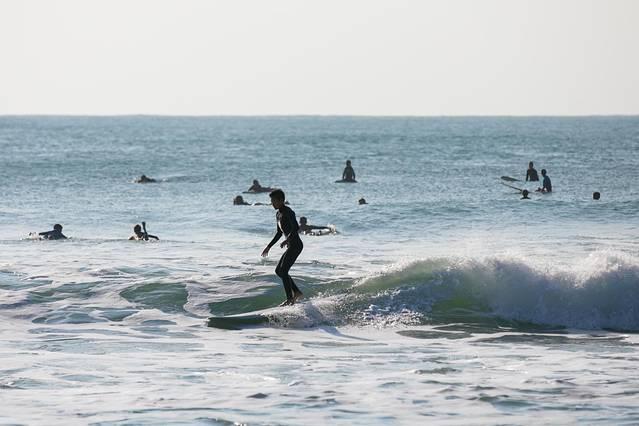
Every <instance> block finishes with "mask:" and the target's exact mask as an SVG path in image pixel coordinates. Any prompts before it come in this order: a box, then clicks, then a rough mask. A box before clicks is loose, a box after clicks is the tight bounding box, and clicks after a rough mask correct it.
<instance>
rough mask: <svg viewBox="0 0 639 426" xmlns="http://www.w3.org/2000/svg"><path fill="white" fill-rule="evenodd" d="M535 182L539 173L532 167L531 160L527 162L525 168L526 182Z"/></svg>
mask: <svg viewBox="0 0 639 426" xmlns="http://www.w3.org/2000/svg"><path fill="white" fill-rule="evenodd" d="M528 181H531V182H537V181H539V175H537V170H535V168H534V167H533V162H532V161H531V162H530V163H528V170H526V182H528Z"/></svg>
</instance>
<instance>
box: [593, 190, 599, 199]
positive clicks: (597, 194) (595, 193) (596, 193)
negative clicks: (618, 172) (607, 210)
mask: <svg viewBox="0 0 639 426" xmlns="http://www.w3.org/2000/svg"><path fill="white" fill-rule="evenodd" d="M599 198H601V194H600V193H599V192H597V191H595V192H593V193H592V199H593V200H598V199H599Z"/></svg>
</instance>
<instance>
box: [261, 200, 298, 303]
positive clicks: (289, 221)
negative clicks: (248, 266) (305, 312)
mask: <svg viewBox="0 0 639 426" xmlns="http://www.w3.org/2000/svg"><path fill="white" fill-rule="evenodd" d="M269 196H270V197H271V205H272V206H273V208H274V209H275V210H277V213H276V214H275V219H276V221H277V228H276V233H275V236H274V237H273V239H272V240H271V242H270V243H268V245H267V246H266V248H265V249H264V250H263V251H262V257H266V256H268V252H269V250H270V249H271V247H273V245H274V244H275V243H276V242H278V241H279V239H280V238H281V237H282V234H284V236H285V238H286V239H285V240H284V242H282V244H280V247H282V248H284V246H286V247H287V248H286V251H285V252H284V254H283V255H282V257H281V258H280V261H279V262H278V264H277V267H276V268H275V273H276V274H277V276H278V277H280V278H281V279H282V283H283V284H284V291H285V292H286V300H285V301H284V302H283V303H282V304H281V305H280V306H287V305H293V304H294V303H295V302H296V301H297V299H299V298H300V297H302V292H301V291H300V289H299V288H297V286H296V285H295V282H293V278H291V276H290V275H289V274H288V272H289V270H290V269H291V266H293V264H294V263H295V260H297V257H298V256H299V255H300V253H301V252H302V249H303V248H304V245H303V244H302V240H301V239H300V236H299V235H298V231H299V226H298V225H297V219H295V212H294V211H293V210H291V208H290V207H287V206H286V205H285V204H284V203H285V200H286V197H285V195H284V191H282V190H281V189H276V190H275V191H273V192H271V193H270V194H269Z"/></svg>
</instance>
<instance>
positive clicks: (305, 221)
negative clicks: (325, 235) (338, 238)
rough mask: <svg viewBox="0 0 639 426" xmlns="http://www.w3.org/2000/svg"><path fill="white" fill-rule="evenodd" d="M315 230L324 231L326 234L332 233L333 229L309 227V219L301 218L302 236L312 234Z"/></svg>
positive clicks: (300, 229) (300, 230)
mask: <svg viewBox="0 0 639 426" xmlns="http://www.w3.org/2000/svg"><path fill="white" fill-rule="evenodd" d="M313 230H323V231H326V232H332V229H331V228H329V227H328V226H316V225H309V224H308V219H306V218H305V217H304V216H301V217H300V226H299V231H298V232H300V233H302V234H306V233H308V232H311V231H313Z"/></svg>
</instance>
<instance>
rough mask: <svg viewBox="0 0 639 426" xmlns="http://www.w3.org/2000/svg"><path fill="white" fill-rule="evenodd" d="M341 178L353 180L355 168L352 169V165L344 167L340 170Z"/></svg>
mask: <svg viewBox="0 0 639 426" xmlns="http://www.w3.org/2000/svg"><path fill="white" fill-rule="evenodd" d="M342 180H346V181H349V182H352V181H354V180H355V170H353V167H352V166H346V167H344V171H343V172H342Z"/></svg>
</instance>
